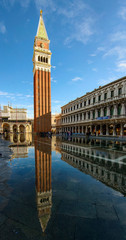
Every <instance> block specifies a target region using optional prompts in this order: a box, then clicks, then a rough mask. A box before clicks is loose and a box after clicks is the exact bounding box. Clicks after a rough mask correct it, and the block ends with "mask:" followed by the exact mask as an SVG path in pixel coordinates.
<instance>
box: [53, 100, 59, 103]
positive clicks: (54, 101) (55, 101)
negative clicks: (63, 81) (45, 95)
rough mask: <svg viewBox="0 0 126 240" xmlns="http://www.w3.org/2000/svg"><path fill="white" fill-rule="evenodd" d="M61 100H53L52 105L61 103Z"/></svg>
mask: <svg viewBox="0 0 126 240" xmlns="http://www.w3.org/2000/svg"><path fill="white" fill-rule="evenodd" d="M59 102H60V101H59V100H52V103H59Z"/></svg>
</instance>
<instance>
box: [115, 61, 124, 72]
mask: <svg viewBox="0 0 126 240" xmlns="http://www.w3.org/2000/svg"><path fill="white" fill-rule="evenodd" d="M116 71H117V72H125V73H126V60H125V61H120V62H118V63H117V69H116Z"/></svg>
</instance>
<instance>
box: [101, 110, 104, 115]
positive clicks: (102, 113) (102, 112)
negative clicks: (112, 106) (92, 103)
mask: <svg viewBox="0 0 126 240" xmlns="http://www.w3.org/2000/svg"><path fill="white" fill-rule="evenodd" d="M103 116H104V111H103V108H101V117H103Z"/></svg>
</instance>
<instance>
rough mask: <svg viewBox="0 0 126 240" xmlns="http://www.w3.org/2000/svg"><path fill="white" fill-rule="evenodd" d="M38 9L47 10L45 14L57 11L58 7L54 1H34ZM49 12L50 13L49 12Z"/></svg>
mask: <svg viewBox="0 0 126 240" xmlns="http://www.w3.org/2000/svg"><path fill="white" fill-rule="evenodd" d="M34 2H35V5H36V8H37V9H38V10H39V11H40V9H45V10H46V11H45V12H48V11H53V12H54V11H56V5H55V3H54V1H53V0H34ZM47 10H48V11H47Z"/></svg>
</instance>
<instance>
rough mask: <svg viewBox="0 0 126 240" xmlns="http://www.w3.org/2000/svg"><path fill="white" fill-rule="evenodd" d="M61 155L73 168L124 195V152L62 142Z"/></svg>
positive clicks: (125, 188)
mask: <svg viewBox="0 0 126 240" xmlns="http://www.w3.org/2000/svg"><path fill="white" fill-rule="evenodd" d="M106 144H107V143H106ZM61 155H62V160H64V161H66V162H67V163H69V164H70V165H72V166H73V167H75V168H78V169H79V170H80V171H82V172H84V173H86V174H89V175H91V176H93V177H94V178H96V179H98V180H100V181H101V182H103V183H105V184H107V185H108V186H110V187H113V188H114V189H116V190H118V191H120V192H121V193H123V194H124V195H126V162H125V160H126V152H123V151H122V152H118V151H115V150H111V151H108V150H106V149H105V148H99V147H97V146H96V147H94V146H89V147H86V146H84V145H81V144H80V145H77V144H75V143H67V142H62V151H61Z"/></svg>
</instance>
